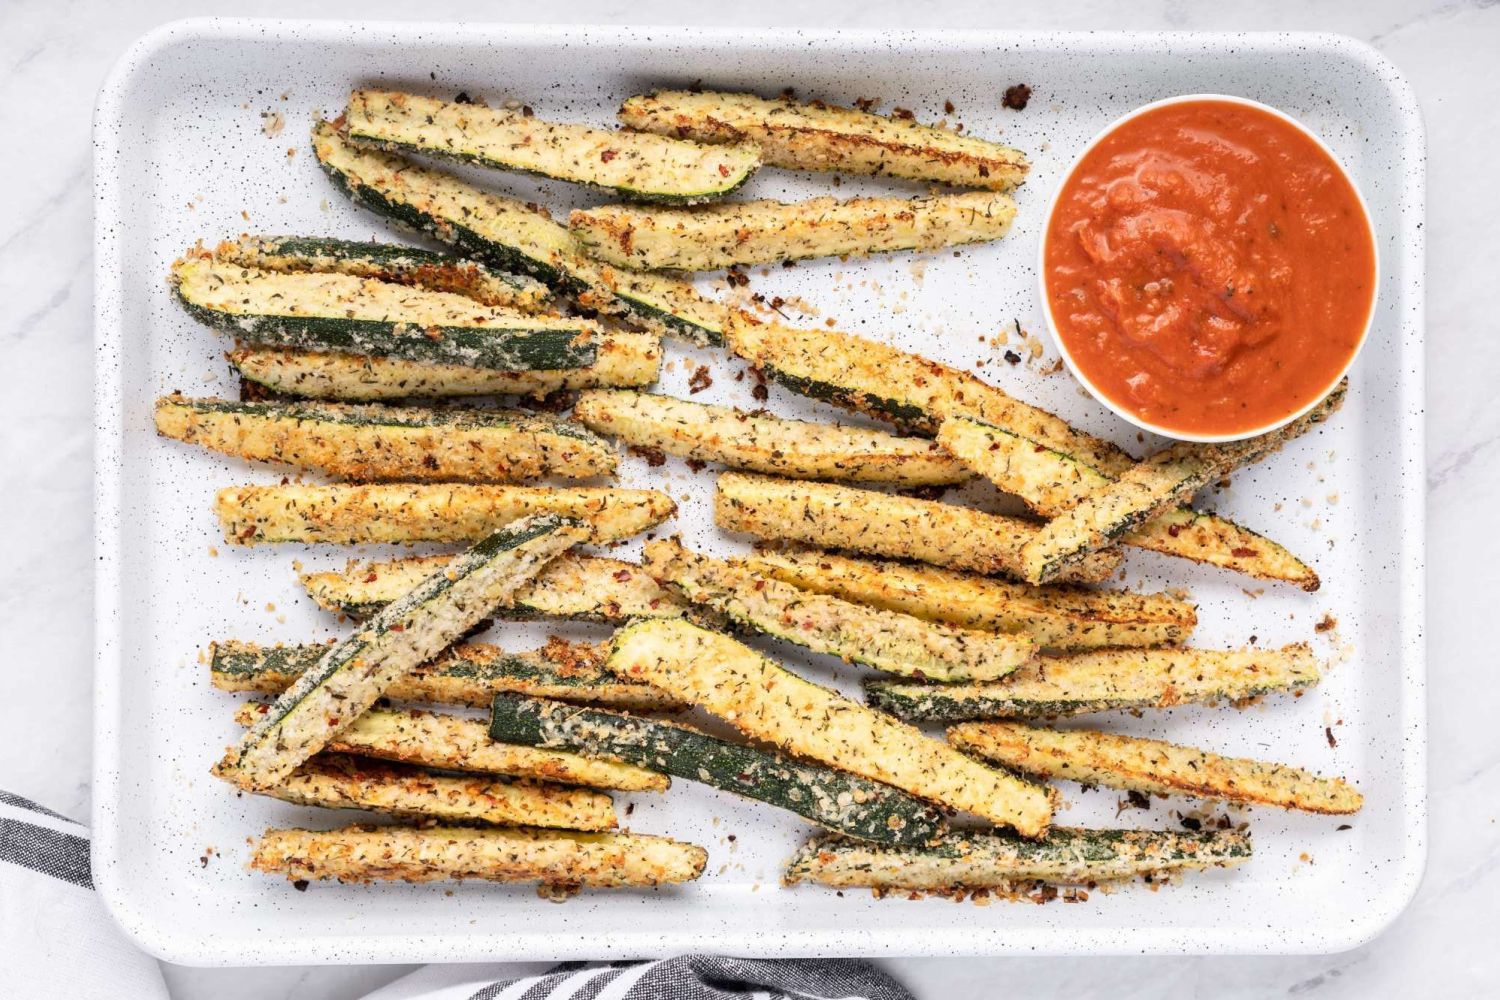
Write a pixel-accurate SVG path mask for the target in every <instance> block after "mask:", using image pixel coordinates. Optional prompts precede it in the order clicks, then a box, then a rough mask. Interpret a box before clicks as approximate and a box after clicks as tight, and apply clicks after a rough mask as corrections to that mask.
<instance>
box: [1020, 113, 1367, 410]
mask: <svg viewBox="0 0 1500 1000" xmlns="http://www.w3.org/2000/svg"><path fill="white" fill-rule="evenodd" d="M1042 277H1043V285H1044V289H1045V294H1046V298H1047V307H1048V309H1049V310H1050V314H1051V316H1050V318H1051V321H1052V326H1053V329H1054V331H1055V333H1056V335H1057V338H1058V340H1059V342H1060V347H1061V349H1062V351H1063V353H1064V355H1065V357H1066V359H1067V360H1068V362H1069V364H1070V365H1071V367H1072V368H1073V370H1074V373H1075V374H1077V375H1078V376H1079V377H1080V378H1081V379H1082V380H1083V381H1084V382H1085V383H1087V384H1088V385H1089V387H1090V388H1091V389H1093V390H1094V392H1095V395H1098V396H1100V397H1101V399H1102V400H1103V401H1104V402H1106V403H1107V404H1109V405H1110V406H1112V407H1113V408H1114V409H1115V410H1117V411H1118V412H1121V413H1122V415H1125V416H1133V417H1134V418H1136V420H1137V422H1138V423H1140V424H1142V425H1143V426H1147V427H1149V428H1150V429H1153V430H1159V431H1161V432H1162V433H1165V434H1169V435H1176V436H1181V437H1187V438H1192V439H1206V440H1212V439H1228V438H1234V437H1244V436H1248V435H1250V434H1253V433H1258V432H1260V431H1264V430H1269V429H1271V428H1273V427H1275V426H1277V425H1278V424H1280V423H1283V422H1285V421H1286V420H1289V419H1291V418H1293V417H1295V416H1297V415H1298V414H1299V413H1301V412H1303V411H1304V410H1306V409H1307V408H1308V407H1310V406H1312V405H1313V404H1315V403H1316V402H1317V401H1318V400H1319V399H1321V398H1322V397H1323V396H1324V395H1326V394H1327V393H1328V391H1329V390H1331V389H1332V388H1333V386H1334V385H1335V383H1337V382H1338V380H1339V379H1340V378H1341V377H1342V376H1343V374H1344V372H1345V371H1346V370H1347V369H1348V367H1349V364H1350V362H1352V361H1353V359H1354V355H1355V353H1356V351H1357V350H1358V349H1359V345H1360V343H1361V342H1362V341H1363V339H1364V336H1365V332H1366V330H1367V328H1368V326H1369V323H1370V317H1371V313H1372V310H1373V308H1374V303H1375V279H1376V262H1375V242H1374V237H1373V233H1372V230H1371V227H1370V222H1369V217H1368V215H1367V213H1366V212H1365V208H1364V204H1363V202H1362V201H1361V200H1360V197H1359V194H1358V192H1357V191H1356V190H1355V188H1354V185H1353V184H1352V183H1351V182H1350V181H1349V179H1348V177H1347V176H1346V175H1345V173H1344V171H1343V169H1342V168H1341V167H1340V166H1339V165H1338V163H1337V162H1336V161H1335V160H1334V159H1333V157H1332V156H1331V155H1330V154H1329V153H1328V151H1327V150H1326V149H1325V148H1324V147H1323V146H1322V144H1321V143H1319V142H1318V141H1317V140H1316V139H1314V138H1313V137H1312V136H1311V135H1310V134H1309V133H1307V132H1305V131H1304V130H1303V129H1302V128H1301V127H1299V126H1298V125H1296V124H1294V123H1293V122H1291V121H1289V120H1287V119H1285V118H1283V117H1281V116H1280V115H1278V114H1275V113H1272V112H1271V111H1269V110H1266V109H1263V108H1261V107H1259V106H1256V105H1252V104H1242V103H1239V102H1238V101H1230V100H1219V99H1214V98H1204V99H1192V100H1186V101H1175V102H1165V103H1163V104H1161V105H1157V106H1153V107H1149V108H1147V109H1145V110H1144V111H1142V112H1140V113H1138V114H1137V115H1135V116H1134V117H1130V118H1127V119H1126V120H1125V121H1123V122H1121V123H1120V124H1119V125H1117V126H1116V127H1115V128H1114V129H1112V130H1111V131H1109V132H1107V133H1105V134H1104V136H1103V137H1101V138H1100V139H1098V140H1097V141H1096V142H1095V144H1094V145H1093V146H1092V147H1091V148H1090V149H1089V150H1088V151H1087V152H1086V153H1085V154H1084V156H1083V157H1082V158H1081V159H1080V160H1079V161H1078V163H1077V164H1076V165H1075V166H1074V168H1073V171H1072V173H1070V174H1069V176H1068V178H1067V179H1066V180H1065V181H1064V182H1063V185H1062V188H1061V189H1060V190H1059V191H1058V194H1057V197H1056V199H1055V201H1054V203H1053V208H1052V212H1051V216H1050V219H1049V222H1048V226H1047V232H1046V235H1045V237H1044V241H1043V246H1042Z"/></svg>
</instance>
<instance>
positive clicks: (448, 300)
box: [172, 260, 599, 371]
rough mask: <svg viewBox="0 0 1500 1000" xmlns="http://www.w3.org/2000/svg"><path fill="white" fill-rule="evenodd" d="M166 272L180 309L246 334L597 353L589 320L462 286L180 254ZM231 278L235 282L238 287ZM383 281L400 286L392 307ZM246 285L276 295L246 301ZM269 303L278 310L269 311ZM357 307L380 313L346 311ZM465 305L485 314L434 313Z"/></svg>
mask: <svg viewBox="0 0 1500 1000" xmlns="http://www.w3.org/2000/svg"><path fill="white" fill-rule="evenodd" d="M172 277H173V291H174V295H175V297H176V299H177V301H178V303H179V304H180V305H181V306H182V307H183V309H184V310H186V311H187V313H188V315H190V316H192V317H193V318H194V319H196V320H198V321H199V322H201V323H203V324H204V325H206V326H209V327H212V328H214V329H217V330H221V331H223V332H225V333H228V334H231V335H233V336H234V337H236V338H238V339H240V340H243V341H245V342H247V343H251V344H262V345H269V346H275V347H292V348H301V349H303V350H313V351H332V352H337V353H343V354H364V355H373V356H376V357H395V358H404V359H406V360H408V361H422V362H429V363H434V364H459V365H467V366H470V367H475V368H491V369H498V370H501V371H531V370H538V369H548V370H550V369H560V368H583V367H586V366H588V365H591V364H593V363H594V362H595V360H597V358H598V354H599V348H598V343H597V340H598V334H599V330H598V329H597V327H596V326H595V324H594V323H592V322H591V321H588V320H579V319H570V320H565V319H559V318H554V317H539V316H528V315H526V314H524V313H519V312H512V311H506V310H500V309H494V308H490V307H480V306H477V305H476V304H475V303H474V302H473V301H472V300H468V299H465V298H463V297H461V296H456V295H449V294H446V293H442V292H429V291H426V290H422V289H405V288H404V286H396V285H384V286H382V284H381V283H378V282H370V283H369V284H368V285H367V284H366V282H367V279H361V278H356V277H353V276H350V275H337V274H296V273H283V272H276V271H258V270H256V269H254V268H245V267H239V266H237V265H229V264H218V263H215V262H213V261H211V260H185V261H180V262H178V264H177V265H176V266H174V269H173V275H172ZM231 282H238V287H232V286H231V284H230V283H231ZM382 288H384V289H390V288H402V289H403V293H402V295H401V297H400V298H401V302H400V304H399V305H398V306H397V307H396V309H395V311H394V313H392V311H391V310H392V304H391V302H390V301H388V299H389V296H386V295H384V292H383V291H382ZM251 295H256V296H258V297H262V298H264V299H265V300H266V301H267V302H270V303H276V305H275V306H274V307H273V306H269V305H267V306H260V307H257V306H253V305H246V304H244V302H243V299H245V298H248V297H250V296H251ZM230 302H233V303H234V305H233V306H232V307H231V306H229V303H230ZM273 308H274V309H277V310H278V311H270V310H271V309H273ZM281 308H286V309H290V310H294V311H291V312H281V311H279V309H281ZM361 309H365V310H367V311H369V312H372V313H376V314H380V315H379V318H372V317H370V316H357V315H354V313H355V312H357V311H359V310H361ZM471 312H480V313H484V314H486V315H484V316H482V317H480V319H482V322H474V323H471V324H468V325H452V324H450V323H443V322H440V321H437V320H435V319H434V318H433V317H435V316H444V317H446V318H450V319H459V320H460V322H463V317H465V316H466V315H467V314H469V313H471Z"/></svg>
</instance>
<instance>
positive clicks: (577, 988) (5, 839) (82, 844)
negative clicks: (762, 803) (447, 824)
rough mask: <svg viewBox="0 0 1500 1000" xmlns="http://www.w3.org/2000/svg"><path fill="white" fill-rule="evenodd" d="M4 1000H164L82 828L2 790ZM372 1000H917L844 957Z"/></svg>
mask: <svg viewBox="0 0 1500 1000" xmlns="http://www.w3.org/2000/svg"><path fill="white" fill-rule="evenodd" d="M0 997H4V998H5V1000H33V998H36V1000H42V998H47V1000H50V998H53V997H68V998H78V1000H82V998H92V997H108V998H109V1000H166V998H167V988H166V985H165V984H164V983H163V981H162V975H161V969H160V968H159V967H158V966H157V964H156V961H155V960H154V959H152V958H151V957H150V956H149V955H147V954H145V953H144V952H142V951H139V950H137V949H136V947H135V946H134V945H132V944H131V943H130V942H129V941H127V940H126V939H125V936H124V935H123V934H121V933H120V931H119V929H118V928H116V927H115V924H114V921H113V920H111V919H110V917H109V915H108V913H107V912H106V911H105V909H104V906H103V905H102V904H101V903H100V902H99V899H98V897H97V896H96V895H95V894H94V884H93V879H92V878H91V877H90V874H89V840H88V830H86V829H85V828H84V827H82V826H80V825H79V824H77V823H74V822H73V821H72V820H70V819H67V818H66V817H64V816H61V815H59V814H57V813H55V812H53V811H51V810H50V809H46V808H44V807H42V806H39V805H37V804H36V803H35V802H32V801H30V800H28V799H24V798H22V797H20V796H19V795H12V794H11V793H9V792H6V791H5V790H3V789H0ZM367 1000H913V998H912V995H911V994H910V993H908V992H907V991H906V990H905V989H903V988H902V987H901V985H900V984H899V983H897V982H896V981H895V980H894V979H891V978H890V977H889V976H887V975H886V974H885V973H883V972H881V971H880V970H878V969H876V968H875V967H874V966H872V965H869V964H867V963H865V962H857V961H852V960H846V959H816V960H815V959H806V960H802V959H783V960H776V961H758V960H754V959H743V958H720V957H716V956H712V955H684V956H682V957H679V958H669V959H663V960H661V961H657V962H616V963H613V964H608V965H605V964H599V963H584V962H569V963H564V964H562V965H557V964H555V963H550V964H545V965H542V964H536V963H532V964H530V965H526V964H509V965H483V966H476V965H430V966H427V967H426V968H423V969H419V970H418V971H416V972H414V973H412V974H411V975H409V976H406V977H404V978H402V979H398V980H397V981H395V982H394V983H391V984H390V985H389V986H386V987H384V988H383V989H380V990H377V991H376V992H375V993H372V994H370V996H369V997H368V998H367Z"/></svg>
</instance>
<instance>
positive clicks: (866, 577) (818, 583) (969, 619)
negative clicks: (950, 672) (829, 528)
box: [746, 545, 1198, 652]
mask: <svg viewBox="0 0 1500 1000" xmlns="http://www.w3.org/2000/svg"><path fill="white" fill-rule="evenodd" d="M746 565H748V566H750V567H751V568H753V569H754V570H755V571H756V572H759V573H762V574H765V575H767V576H773V577H775V578H776V579H778V580H783V581H785V582H787V583H790V584H793V585H794V586H797V587H801V588H802V589H803V590H810V591H813V592H815V593H819V594H829V595H832V596H834V597H842V598H843V599H844V600H846V601H854V602H856V603H859V604H867V605H870V606H871V607H875V608H885V609H887V610H890V611H900V612H902V613H904V614H908V615H914V616H915V617H917V618H923V619H926V620H927V621H933V622H946V623H947V624H949V625H956V626H959V627H960V628H966V629H982V630H985V631H989V632H1000V633H1006V634H1014V635H1022V636H1028V637H1030V638H1031V640H1032V641H1033V642H1035V643H1036V644H1037V645H1038V646H1040V647H1042V648H1044V649H1050V650H1052V651H1054V652H1059V651H1065V650H1081V649H1098V648H1106V647H1112V646H1170V645H1175V644H1177V643H1180V642H1182V641H1184V640H1185V639H1187V637H1188V636H1189V635H1190V634H1191V633H1192V631H1193V628H1194V627H1195V626H1196V625H1197V624H1198V613H1197V609H1196V608H1194V607H1193V605H1192V604H1189V603H1188V602H1187V601H1182V600H1178V599H1177V598H1175V597H1169V596H1167V595H1166V594H1132V593H1130V592H1128V591H1123V590H1086V589H1081V588H1071V587H1032V586H1030V585H1028V584H1024V583H1007V582H1005V581H1003V580H995V579H992V578H990V577H987V576H976V575H974V574H971V573H955V572H952V571H951V570H944V569H938V568H937V567H935V566H922V565H918V564H912V563H899V562H890V561H887V560H881V559H855V558H851V557H849V556H840V555H834V554H833V553H831V552H820V551H817V550H811V551H808V550H803V551H790V550H788V551H783V550H778V549H772V548H770V547H769V546H765V545H762V546H760V547H759V548H757V550H756V552H755V555H754V556H752V557H751V558H750V559H748V560H747V561H746Z"/></svg>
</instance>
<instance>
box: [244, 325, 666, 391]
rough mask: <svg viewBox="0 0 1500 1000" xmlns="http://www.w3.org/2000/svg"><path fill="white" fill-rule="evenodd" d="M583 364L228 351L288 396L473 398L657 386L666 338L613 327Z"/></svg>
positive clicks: (247, 374)
mask: <svg viewBox="0 0 1500 1000" xmlns="http://www.w3.org/2000/svg"><path fill="white" fill-rule="evenodd" d="M597 344H598V355H597V357H595V359H594V363H593V364H591V365H586V366H584V367H582V368H556V369H550V370H547V371H529V372H502V371H496V370H495V369H493V368H469V367H465V366H464V365H432V364H425V363H423V362H418V361H405V360H402V359H400V358H374V357H368V356H364V355H359V354H335V353H331V352H328V351H292V350H286V349H284V348H237V349H236V350H233V351H230V352H229V354H228V355H227V357H228V358H229V363H230V364H231V365H232V366H233V367H234V369H235V371H236V373H238V375H239V377H240V378H242V379H244V380H245V381H247V382H250V383H253V384H255V385H258V386H260V387H261V388H263V389H265V390H267V391H269V392H274V393H279V394H281V395H285V396H301V397H304V398H307V399H329V400H344V401H347V402H356V403H358V402H373V401H381V400H391V399H442V398H450V397H451V398H465V397H469V396H529V397H531V398H533V399H541V398H542V397H543V396H546V395H548V394H550V393H554V392H562V391H566V390H573V389H592V388H595V387H597V386H634V385H650V384H651V383H652V382H655V381H656V376H657V374H658V373H659V372H660V370H661V341H660V339H658V338H657V336H656V335H655V334H651V333H629V332H623V331H618V332H616V331H612V332H609V333H605V334H602V335H601V336H600V337H598V338H597Z"/></svg>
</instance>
